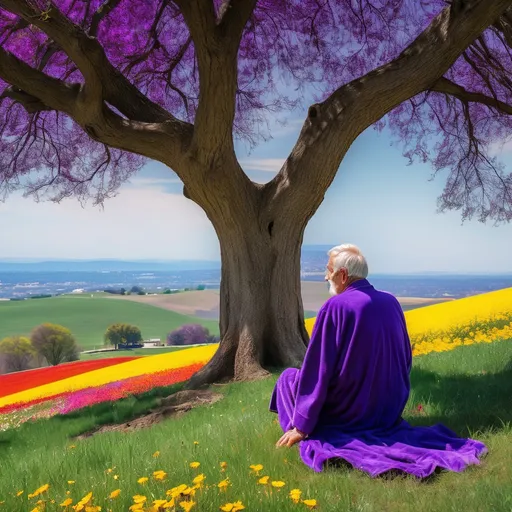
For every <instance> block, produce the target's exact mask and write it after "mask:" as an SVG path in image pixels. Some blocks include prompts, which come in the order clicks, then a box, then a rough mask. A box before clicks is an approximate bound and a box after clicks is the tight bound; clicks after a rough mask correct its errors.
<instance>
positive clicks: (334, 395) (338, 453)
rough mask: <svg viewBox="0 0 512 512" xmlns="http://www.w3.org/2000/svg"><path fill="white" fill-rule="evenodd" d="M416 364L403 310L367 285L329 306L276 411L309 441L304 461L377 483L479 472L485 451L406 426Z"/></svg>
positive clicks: (439, 428)
mask: <svg viewBox="0 0 512 512" xmlns="http://www.w3.org/2000/svg"><path fill="white" fill-rule="evenodd" d="M411 363H412V350H411V343H410V340H409V335H408V333H407V326H406V323H405V317H404V314H403V312H402V308H401V306H400V304H399V302H398V301H397V299H396V298H395V297H394V296H393V295H391V294H389V293H386V292H382V291H379V290H376V289H375V288H374V287H373V286H372V285H371V284H370V283H369V282H368V281H367V280H366V279H360V280H358V281H355V282H354V283H352V284H351V285H349V287H348V288H347V289H346V290H345V291H344V292H343V293H341V294H339V295H336V296H334V297H331V298H330V299H329V300H328V301H327V302H326V303H325V304H324V305H323V306H322V308H321V309H320V311H319V313H318V316H317V319H316V322H315V326H314V328H313V333H312V336H311V340H310V343H309V345H308V349H307V351H306V355H305V357H304V362H303V365H302V368H301V369H300V370H297V369H295V368H289V369H288V370H285V371H284V372H283V373H282V374H281V376H280V377H279V379H278V381H277V383H276V386H275V388H274V391H273V393H272V397H271V400H270V410H271V411H272V412H276V413H277V414H278V419H279V423H280V425H281V428H282V429H283V431H285V432H286V431H287V430H289V429H291V428H293V427H296V428H298V429H299V430H300V431H302V432H304V433H306V434H308V438H307V439H305V440H303V441H301V442H300V455H301V458H302V460H303V461H304V463H305V464H307V465H308V466H310V467H311V468H312V469H314V470H315V471H322V469H323V467H324V463H325V462H326V461H328V460H331V459H342V460H344V461H346V462H348V463H350V464H351V465H352V466H353V467H355V468H357V469H360V470H362V471H365V472H367V473H369V474H370V475H371V476H377V475H379V474H382V473H386V472H388V471H399V472H406V473H410V474H412V475H415V476H417V477H420V478H424V477H427V476H429V475H431V474H432V473H433V472H434V471H435V470H436V469H437V468H440V469H446V470H450V471H462V470H464V468H465V467H466V466H467V465H469V464H478V463H479V456H481V455H483V454H485V453H486V452H487V448H486V446H485V445H484V444H483V443H481V442H479V441H475V440H472V439H463V438H459V437H457V435H456V434H455V433H454V432H452V431H451V430H450V429H448V428H446V427H445V426H443V425H441V424H437V425H434V426H430V427H413V426H411V425H410V424H409V423H407V422H406V421H405V420H404V419H403V418H402V413H403V410H404V407H405V405H406V403H407V400H408V398H409V392H410V380H409V374H410V371H411Z"/></svg>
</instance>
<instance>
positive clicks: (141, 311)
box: [0, 295, 219, 350]
mask: <svg viewBox="0 0 512 512" xmlns="http://www.w3.org/2000/svg"><path fill="white" fill-rule="evenodd" d="M44 322H51V323H56V324H60V325H63V326H64V327H67V328H68V329H71V332H72V333H73V334H74V335H75V336H76V339H77V341H78V343H79V345H80V346H81V348H82V349H84V350H87V349H93V348H100V347H101V346H103V335H104V333H105V330H106V329H107V327H108V326H109V325H111V324H113V323H117V322H126V323H131V324H134V325H136V326H138V327H139V328H140V329H141V331H142V336H144V338H146V339H147V338H160V339H162V340H164V339H165V337H166V335H167V333H168V332H170V331H172V330H174V329H176V328H177V327H179V326H181V325H183V324H187V323H200V324H202V325H204V326H205V327H207V328H208V329H209V330H210V333H211V334H216V335H218V334H219V327H218V323H217V322H216V321H212V320H202V319H200V318H194V317H191V316H186V315H181V314H179V313H175V312H173V311H166V310H164V309H161V308H156V307H153V306H151V305H149V304H139V303H136V302H131V301H123V300H111V299H108V298H103V297H93V298H91V296H90V295H82V296H64V297H54V298H49V299H32V300H26V301H20V302H18V301H16V302H13V301H6V302H0V339H2V338H4V337H5V336H12V335H16V334H19V335H27V334H29V333H30V331H31V330H32V329H33V328H34V327H36V326H37V325H39V324H41V323H44Z"/></svg>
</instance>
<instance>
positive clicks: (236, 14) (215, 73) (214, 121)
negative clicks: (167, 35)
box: [174, 0, 256, 169]
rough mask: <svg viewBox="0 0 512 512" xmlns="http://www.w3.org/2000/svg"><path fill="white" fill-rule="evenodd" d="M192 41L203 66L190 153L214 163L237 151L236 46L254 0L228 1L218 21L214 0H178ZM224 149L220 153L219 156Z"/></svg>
mask: <svg viewBox="0 0 512 512" xmlns="http://www.w3.org/2000/svg"><path fill="white" fill-rule="evenodd" d="M174 1H175V3H176V4H177V5H178V6H179V7H180V9H181V12H182V14H183V17H184V19H185V22H186V24H187V26H188V28H189V30H190V35H191V37H192V41H193V43H194V48H195V51H196V55H197V61H198V69H199V102H198V107H197V112H196V118H195V125H194V139H193V142H192V154H194V156H195V157H196V158H197V159H198V160H199V161H201V162H202V163H203V164H204V165H208V166H210V167H211V168H213V169H215V167H216V166H215V165H212V162H215V161H216V160H217V159H219V160H220V159H221V158H225V157H226V155H229V156H230V157H233V159H234V158H235V157H234V142H233V123H234V119H235V111H236V93H237V84H238V60H237V56H238V49H239V45H240V40H241V36H242V32H243V28H244V26H245V24H246V23H247V20H248V18H249V16H250V14H251V13H252V11H253V9H254V5H255V4H256V0H235V1H229V2H228V3H227V4H224V5H225V7H226V9H225V10H223V9H221V12H223V15H222V17H221V19H220V21H219V23H217V20H216V18H215V11H214V8H213V2H212V1H211V0H174ZM221 155H222V156H221Z"/></svg>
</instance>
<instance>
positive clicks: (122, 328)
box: [105, 324, 142, 349]
mask: <svg viewBox="0 0 512 512" xmlns="http://www.w3.org/2000/svg"><path fill="white" fill-rule="evenodd" d="M141 341H142V333H141V330H140V329H139V328H138V327H137V326H135V325H130V324H112V325H111V326H109V328H108V329H107V330H106V332H105V342H106V343H110V344H111V345H114V347H115V348H116V349H117V346H118V345H120V344H122V343H126V344H127V345H133V344H135V343H139V342H141Z"/></svg>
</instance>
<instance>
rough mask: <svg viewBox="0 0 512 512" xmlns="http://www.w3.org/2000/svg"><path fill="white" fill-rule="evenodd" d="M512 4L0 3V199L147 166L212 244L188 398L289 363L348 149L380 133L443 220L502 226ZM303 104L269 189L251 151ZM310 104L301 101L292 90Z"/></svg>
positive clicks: (296, 358) (437, 0) (109, 182)
mask: <svg viewBox="0 0 512 512" xmlns="http://www.w3.org/2000/svg"><path fill="white" fill-rule="evenodd" d="M511 69H512V0H430V1H428V2H417V1H416V0H357V1H356V0H286V1H283V0H84V1H77V0H54V1H50V0H0V79H1V80H2V83H1V85H0V100H1V103H0V121H1V122H2V124H1V125H0V192H2V193H3V195H6V194H8V193H10V192H12V191H14V190H19V189H21V190H24V191H25V193H26V194H32V195H34V196H35V197H36V198H49V199H53V200H54V201H59V200H61V199H62V198H64V197H68V196H76V197H78V198H79V199H81V200H84V199H87V198H90V197H92V198H93V200H94V201H95V202H96V203H101V202H102V201H103V200H104V199H105V198H106V197H108V196H110V195H112V194H113V193H115V191H116V190H117V189H118V187H119V186H120V184H121V183H123V182H124V181H125V180H126V179H128V178H129V177H130V176H131V175H132V174H133V173H134V172H136V171H137V170H139V169H140V168H141V167H142V166H143V165H144V163H145V162H147V161H148V159H153V160H158V161H160V162H162V163H163V164H165V165H166V166H167V167H169V168H170V169H172V170H173V171H174V172H175V173H176V174H177V176H178V177H179V178H180V179H181V181H182V182H183V185H184V188H183V193H184V195H185V197H187V198H188V199H190V200H192V201H194V202H195V203H196V204H198V205H199V206H200V207H201V208H202V209H203V211H204V212H205V213H206V215H207V216H208V218H209V219H210V221H211V222H212V224H213V227H214V229H215V231H216V233H217V236H218V239H219V244H220V248H221V257H222V273H221V289H220V334H221V343H220V346H219V349H218V351H217V352H216V353H215V355H214V357H213V358H212V359H211V360H210V362H209V363H208V364H207V365H206V366H205V367H204V368H203V369H202V370H201V371H200V372H198V374H197V375H196V376H194V378H193V379H192V381H191V385H194V386H195V385H201V384H202V383H205V382H208V381H210V382H211V381H214V380H220V379H223V378H225V377H231V376H234V377H235V378H237V379H244V378H254V377H257V376H262V375H266V374H268V372H266V370H265V368H266V367H276V366H294V365H297V364H300V362H301V360H302V357H303V356H304V353H305V347H306V345H307V340H308V335H307V332H306V330H305V328H304V311H303V304H302V298H301V294H300V247H301V244H302V239H303V235H304V230H305V227H306V225H307V223H308V221H309V220H310V218H311V217H312V216H313V215H314V213H315V212H316V210H317V209H318V207H319V206H320V204H321V203H322V201H323V198H324V195H325V192H326V190H327V188H328V187H329V185H330V184H331V183H332V180H333V179H334V177H335V176H336V173H337V172H338V169H339V168H340V164H341V163H342V161H343V158H344V157H345V155H346V153H347V151H348V149H349V148H350V146H351V144H352V143H353V142H354V140H355V139H356V138H357V137H358V135H359V134H360V133H362V132H363V131H364V130H366V129H367V128H368V127H370V126H374V127H376V128H377V129H382V128H383V127H384V126H385V125H387V126H388V128H389V129H390V130H391V132H392V133H393V134H394V136H395V137H396V138H398V139H399V140H400V141H401V142H402V143H403V144H404V148H405V155H406V156H407V157H408V158H409V159H410V160H411V161H412V160H414V159H420V160H421V161H423V162H430V163H431V164H432V166H433V169H434V173H437V172H439V171H441V170H443V171H446V172H447V179H446V186H445V189H444V192H443V193H442V195H441V196H440V198H439V209H440V210H441V211H443V210H446V209H456V210H460V211H461V215H462V218H463V219H471V218H472V217H474V216H476V217H477V218H478V219H479V220H481V221H486V220H488V219H492V220H494V221H495V222H497V223H499V222H504V221H510V220H511V219H512V174H510V173H508V174H507V173H505V171H504V169H503V167H502V166H501V164H500V163H499V162H498V161H497V159H496V158H495V157H494V154H493V147H494V145H496V144H497V143H499V142H503V141H505V140H507V138H508V137H510V135H511V128H512V125H511V123H512V121H511V116H510V114H511V113H512V77H511V76H510V70H511ZM312 92H314V95H315V96H316V98H315V99H314V101H315V103H313V104H312V105H310V106H309V108H308V110H307V115H306V116H305V120H304V124H303V126H302V129H301V131H300V134H299V135H298V138H297V141H296V143H295V145H294V147H293V149H292V151H291V152H290V154H289V155H288V157H287V158H286V160H285V162H284V164H283V166H282V168H281V169H280V170H279V172H278V173H277V175H276V176H275V177H274V178H272V179H271V180H270V181H269V182H267V183H265V184H259V183H254V182H253V181H251V180H250V179H249V177H248V176H247V175H246V174H245V173H244V171H243V169H242V166H241V165H240V163H239V161H238V158H237V155H236V152H235V140H236V139H237V138H238V139H243V140H245V141H247V142H249V144H255V143H257V142H258V141H259V140H261V139H262V138H264V137H266V136H268V131H267V130H266V123H268V122H269V121H270V119H283V116H284V117H286V115H287V114H289V113H290V111H291V110H292V109H294V108H296V107H299V106H302V105H303V102H301V100H302V98H303V97H306V96H309V95H311V93H312ZM306 93H307V94H306Z"/></svg>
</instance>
